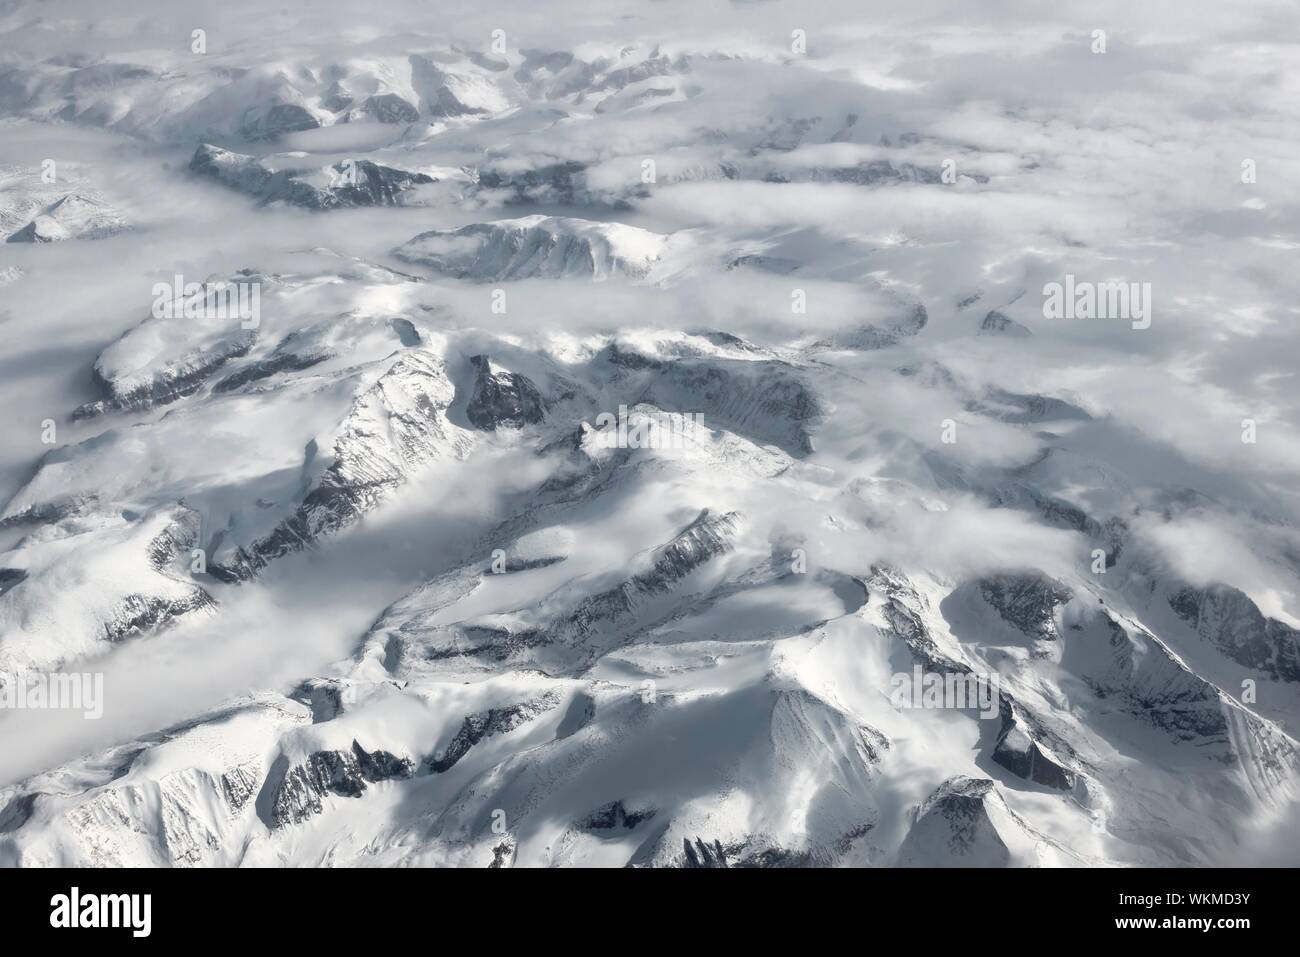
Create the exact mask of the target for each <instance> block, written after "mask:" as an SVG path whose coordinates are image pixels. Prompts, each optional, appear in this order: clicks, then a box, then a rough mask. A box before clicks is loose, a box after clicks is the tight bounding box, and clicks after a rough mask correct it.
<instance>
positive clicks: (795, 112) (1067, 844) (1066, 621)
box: [0, 0, 1300, 867]
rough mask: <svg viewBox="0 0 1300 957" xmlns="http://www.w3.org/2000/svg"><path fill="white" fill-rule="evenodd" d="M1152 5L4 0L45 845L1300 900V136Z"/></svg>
mask: <svg viewBox="0 0 1300 957" xmlns="http://www.w3.org/2000/svg"><path fill="white" fill-rule="evenodd" d="M1104 6H1105V7H1106V9H1105V11H1101V12H1108V14H1109V15H1110V16H1111V18H1112V21H1113V22H1115V23H1116V24H1118V23H1124V24H1128V25H1129V26H1128V27H1127V28H1126V32H1124V33H1123V35H1121V33H1120V30H1119V28H1118V26H1116V27H1114V28H1113V29H1114V30H1115V31H1116V32H1115V34H1114V35H1113V36H1112V47H1111V52H1110V53H1108V54H1106V56H1105V57H1102V56H1100V55H1094V54H1093V53H1091V52H1089V51H1088V48H1087V44H1086V41H1082V40H1080V39H1079V37H1080V36H1081V34H1080V32H1079V25H1078V23H1077V22H1074V20H1071V19H1070V18H1069V16H1067V15H1066V14H1063V13H1061V12H1059V11H1055V10H1051V9H1048V8H1043V9H1042V10H1034V11H1027V12H1023V15H1022V18H1021V20H1020V21H1019V22H1018V24H1017V27H1016V29H1015V30H1007V29H1006V24H1005V22H1004V20H999V18H998V15H997V14H996V13H995V12H993V11H985V10H982V9H981V10H980V11H975V12H972V13H971V14H970V17H971V18H972V24H973V25H972V28H971V30H969V31H966V30H962V31H954V30H953V28H952V24H951V22H950V17H949V12H948V11H947V10H946V9H945V10H944V11H942V12H939V13H936V12H935V11H933V10H930V9H929V7H928V5H925V4H922V5H919V6H917V7H916V8H915V9H913V8H909V9H908V10H906V11H898V12H896V13H895V14H892V15H890V16H884V15H883V14H881V13H879V12H878V11H874V10H870V9H866V8H864V7H862V6H861V5H858V6H855V7H853V8H852V9H850V8H848V7H843V6H841V5H836V4H832V5H831V8H827V9H826V10H821V9H803V8H800V9H799V10H798V11H791V10H790V9H789V8H788V7H787V6H783V5H782V4H780V3H777V4H736V5H731V6H729V7H728V8H727V9H726V10H725V11H723V12H722V13H721V14H717V13H715V12H713V11H710V10H708V9H706V8H705V7H703V6H701V5H699V4H690V3H678V2H676V0H671V2H668V3H666V4H663V5H662V7H663V9H662V10H659V9H657V10H656V12H655V15H654V17H653V18H649V19H647V17H646V14H645V11H644V10H642V9H640V8H636V7H634V6H632V5H629V4H625V3H623V2H622V0H619V2H616V3H615V4H614V6H613V7H611V8H610V10H608V11H605V10H602V11H599V12H597V11H594V10H593V11H584V12H580V13H578V14H573V15H569V14H566V15H565V16H556V15H555V14H554V13H553V12H548V11H546V10H545V9H543V8H542V7H540V6H539V5H535V4H523V3H519V4H515V3H504V2H503V3H498V2H496V0H493V2H491V3H488V4H486V5H478V6H476V7H473V8H472V9H470V8H466V9H465V10H463V11H460V12H459V13H458V14H457V16H456V17H454V18H448V17H447V15H446V13H445V11H440V10H437V9H434V8H433V7H431V6H430V5H428V4H416V3H409V4H408V3H397V4H390V5H385V6H382V7H376V8H375V9H373V10H369V9H368V10H365V11H361V12H360V13H358V11H357V10H356V9H355V7H347V9H346V10H342V9H336V5H334V4H332V3H329V2H327V3H325V4H323V5H321V6H320V8H319V9H315V8H314V11H313V13H312V15H311V16H307V15H306V14H303V13H301V12H300V11H296V10H289V9H288V8H285V9H284V10H276V9H263V8H261V7H256V8H255V7H254V5H252V4H250V3H246V2H244V0H232V3H231V4H228V5H227V7H229V9H228V10H227V9H226V8H223V17H222V20H223V22H222V24H221V28H220V29H218V27H217V25H216V24H207V25H204V24H192V23H190V22H189V20H188V19H187V16H186V14H185V13H184V12H183V11H182V12H178V11H177V10H176V9H174V7H175V5H168V4H161V3H154V2H153V0H131V2H126V3H124V4H122V5H121V7H120V9H115V10H114V12H113V13H112V14H111V15H109V14H107V13H104V14H102V15H100V14H96V20H95V22H94V26H95V27H96V29H94V30H90V29H85V28H84V27H86V25H87V24H86V23H85V22H83V21H84V18H85V16H86V14H85V11H84V7H85V4H81V3H77V2H74V0H45V2H42V3H36V2H35V0H15V2H13V3H9V4H7V5H3V9H0V42H2V43H3V45H4V49H5V53H4V55H3V60H0V114H2V115H0V131H2V132H0V235H3V236H4V237H5V238H6V239H8V240H9V242H7V243H4V244H0V249H2V250H3V252H2V253H0V287H2V288H3V293H4V303H3V306H2V307H0V341H2V342H3V343H4V345H3V348H2V349H0V406H2V407H3V408H5V410H6V415H5V416H4V417H0V702H3V703H7V702H8V701H9V700H10V696H11V693H16V691H15V689H19V690H21V689H22V688H25V687H26V686H25V684H24V682H26V681H27V679H28V678H29V677H30V676H31V675H32V674H42V673H45V672H51V671H53V672H57V673H60V674H77V675H80V674H85V675H91V676H98V677H100V678H102V679H103V683H104V698H103V702H102V703H103V714H102V717H100V718H99V719H98V720H94V721H91V720H85V721H83V720H82V715H81V714H79V713H78V712H77V709H76V708H67V707H65V708H62V709H60V711H61V712H63V713H58V714H56V713H53V712H52V711H51V710H50V709H49V708H47V707H45V706H44V705H42V706H39V707H31V708H27V707H24V708H10V707H8V706H7V704H6V707H3V708H0V865H5V866H48V865H95V866H114V867H116V866H238V865H258V866H262V865H271V866H279V865H284V866H303V867H319V866H371V865H380V866H430V865H434V866H485V867H504V866H529V867H541V866H568V865H575V866H576V865H584V866H619V867H622V866H634V867H640V866H653V867H722V866H728V867H730V866H754V867H777V866H846V865H847V866H880V867H894V866H901V867H949V866H951V867H962V866H976V867H1035V866H1066V867H1073V866H1152V865H1155V866H1159V865H1177V866H1206V865H1219V864H1227V863H1243V862H1244V863H1260V862H1261V861H1267V862H1270V863H1272V862H1275V861H1277V862H1286V863H1295V862H1296V860H1297V853H1300V852H1297V849H1296V848H1294V847H1292V846H1290V844H1289V843H1288V841H1287V837H1286V835H1287V834H1288V833H1293V831H1294V829H1293V828H1290V829H1288V822H1289V821H1292V820H1294V815H1295V811H1296V808H1297V801H1300V744H1298V741H1297V739H1298V738H1300V589H1298V587H1297V576H1298V573H1300V499H1298V498H1297V495H1296V489H1297V488H1300V485H1298V484H1297V481H1296V480H1297V478H1300V458H1298V457H1297V455H1296V452H1295V450H1296V448H1298V447H1300V446H1298V445H1297V439H1300V426H1298V425H1297V423H1298V422H1300V400H1297V398H1296V396H1295V390H1294V388H1293V387H1292V385H1293V379H1294V367H1295V363H1296V360H1297V358H1298V357H1300V356H1298V354H1297V342H1300V339H1298V338H1297V336H1296V333H1295V323H1294V318H1295V316H1294V305H1293V304H1294V302H1295V290H1294V288H1293V287H1294V262H1293V260H1294V252H1295V249H1296V248H1297V245H1298V244H1300V238H1298V237H1297V236H1296V235H1295V229H1294V223H1295V222H1296V221H1297V218H1296V215H1295V214H1296V212H1297V210H1298V209H1300V193H1298V192H1297V188H1296V186H1295V184H1296V183H1297V182H1300V178H1297V176H1296V175H1292V174H1300V169H1297V168H1296V165H1295V160H1294V157H1295V155H1296V153H1295V149H1294V147H1295V146H1296V144H1295V143H1294V142H1292V140H1294V136H1292V135H1291V134H1290V133H1289V132H1288V131H1290V130H1292V129H1300V122H1298V121H1300V117H1297V115H1296V106H1295V102H1294V97H1291V98H1288V97H1287V96H1286V92H1287V91H1286V90H1283V89H1281V88H1277V86H1276V84H1277V77H1279V76H1285V75H1287V72H1286V67H1287V65H1288V64H1287V63H1286V61H1285V57H1284V54H1282V53H1281V52H1278V49H1277V45H1276V44H1275V43H1273V40H1272V38H1273V37H1274V34H1275V30H1274V29H1273V28H1272V27H1271V26H1270V21H1269V18H1268V17H1267V16H1265V15H1264V14H1261V13H1257V12H1254V11H1235V10H1229V9H1228V8H1223V9H1217V8H1216V9H1215V10H1214V11H1210V12H1208V13H1206V14H1205V18H1204V23H1199V22H1197V23H1192V24H1191V25H1185V26H1183V27H1180V32H1178V33H1177V35H1176V36H1175V37H1172V38H1171V37H1170V36H1169V35H1168V31H1167V30H1165V29H1164V27H1165V26H1166V25H1165V24H1163V23H1162V22H1161V21H1160V16H1159V14H1158V13H1154V12H1151V11H1148V10H1146V9H1145V8H1144V9H1143V10H1132V9H1129V8H1128V7H1125V8H1124V9H1123V10H1121V9H1120V7H1119V6H1118V5H1110V4H1106V5H1104ZM795 12H797V13H798V17H799V20H798V22H797V24H793V25H792V22H788V21H789V20H790V17H792V16H794V13H795ZM1101 12H1099V14H1098V16H1099V17H1100V15H1101ZM625 14H626V15H625ZM794 25H797V26H799V28H800V29H799V31H796V33H801V32H805V31H806V36H805V37H804V39H805V40H806V41H807V43H806V45H805V46H803V47H802V48H801V47H800V43H799V42H798V40H797V38H796V39H795V42H794V43H793V45H792V43H791V39H792V37H791V30H792V29H793V26H794ZM196 27H202V28H203V29H202V30H200V31H199V32H200V33H202V34H203V35H202V36H201V37H200V36H198V35H196V34H195V33H194V32H193V31H195V30H196ZM864 37H866V38H870V39H869V42H868V41H866V40H864V39H863V38H864ZM186 38H188V39H186ZM182 41H183V42H182ZM1211 41H1212V42H1211ZM1265 41H1268V42H1265ZM1246 43H1249V44H1251V45H1250V46H1249V47H1248V48H1247V49H1248V52H1249V54H1250V55H1249V56H1245V55H1241V50H1242V49H1243V48H1242V47H1241V46H1240V44H1246ZM1210 89H1212V90H1213V91H1214V96H1213V97H1212V98H1211V100H1212V101H1213V102H1211V101H1210V100H1206V98H1205V96H1204V95H1203V93H1204V91H1205V90H1210ZM1260 91H1264V92H1260ZM1207 103H1210V106H1207V105H1206V104H1207ZM1288 124H1289V125H1288ZM1288 137H1290V138H1289V139H1288ZM1225 143H1228V144H1231V145H1230V146H1225V145H1223V144H1225ZM1214 144H1219V145H1214ZM1238 154H1241V155H1238ZM1245 156H1251V157H1253V159H1252V160H1251V162H1252V163H1256V164H1257V167H1258V169H1257V172H1258V176H1257V177H1256V178H1255V179H1251V180H1249V181H1248V178H1242V175H1243V174H1242V173H1241V172H1240V171H1244V170H1245V169H1246V167H1244V166H1243V165H1242V159H1243V157H1245ZM107 237H111V239H108V240H107V241H104V242H75V241H68V242H58V243H55V240H76V239H87V240H88V239H106V238H107ZM1053 283H1061V284H1064V285H1066V286H1068V287H1069V288H1071V289H1074V288H1076V287H1078V288H1090V289H1091V288H1092V287H1093V286H1096V287H1097V288H1096V290H1094V291H1095V292H1096V298H1094V299H1093V300H1092V303H1093V305H1094V306H1098V307H1100V306H1101V305H1103V304H1106V305H1109V304H1110V303H1111V301H1112V300H1113V301H1114V302H1115V303H1116V304H1119V303H1121V302H1125V303H1127V306H1129V307H1134V308H1136V309H1137V313H1139V314H1126V315H1113V316H1110V317H1108V318H1104V319H1103V318H1095V319H1090V318H1077V319H1063V318H1055V317H1054V316H1053V315H1052V313H1051V310H1050V309H1048V308H1047V307H1046V302H1047V299H1046V297H1047V296H1048V295H1049V293H1048V290H1050V289H1051V288H1052V284H1053ZM1112 283H1115V284H1118V283H1132V284H1134V285H1133V287H1132V289H1131V293H1130V290H1129V287H1127V286H1125V287H1124V292H1125V296H1127V298H1125V297H1123V296H1121V295H1120V290H1119V289H1118V288H1117V287H1113V286H1110V285H1109V284H1112ZM1144 286H1150V287H1151V288H1152V290H1153V293H1152V298H1151V299H1149V300H1147V301H1146V302H1145V311H1143V308H1138V307H1140V306H1141V301H1140V300H1139V299H1138V298H1137V297H1139V296H1140V295H1142V290H1143V288H1144ZM1040 292H1041V295H1040ZM1080 301H1086V300H1080ZM1071 305H1074V304H1073V303H1072V304H1071ZM1127 312H1128V313H1133V312H1134V309H1132V308H1130V309H1127ZM1147 319H1149V320H1150V324H1149V325H1143V322H1144V320H1147ZM55 703H57V702H55Z"/></svg>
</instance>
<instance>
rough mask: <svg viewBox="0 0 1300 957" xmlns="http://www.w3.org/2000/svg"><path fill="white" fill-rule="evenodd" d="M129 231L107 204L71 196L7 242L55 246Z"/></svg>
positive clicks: (56, 204) (87, 197)
mask: <svg viewBox="0 0 1300 957" xmlns="http://www.w3.org/2000/svg"><path fill="white" fill-rule="evenodd" d="M129 228H130V227H129V226H128V225H127V223H126V220H124V219H123V218H122V216H121V214H120V213H118V212H117V210H115V209H113V207H111V206H109V205H108V204H107V203H105V202H103V201H101V200H97V199H93V198H91V197H89V196H83V195H81V194H80V193H70V194H68V195H67V196H64V197H63V198H62V199H59V200H56V201H55V202H53V203H51V204H50V205H48V206H46V207H45V208H44V209H42V210H41V212H40V214H39V215H38V216H37V217H36V218H35V219H33V220H32V221H31V222H30V223H28V224H27V225H26V226H24V227H23V228H22V229H19V230H18V231H17V232H15V233H13V234H11V235H10V236H9V238H8V240H6V241H7V242H11V243H56V242H61V241H63V240H65V239H104V238H106V237H108V236H115V235H117V234H118V233H120V232H124V231H125V230H127V229H129Z"/></svg>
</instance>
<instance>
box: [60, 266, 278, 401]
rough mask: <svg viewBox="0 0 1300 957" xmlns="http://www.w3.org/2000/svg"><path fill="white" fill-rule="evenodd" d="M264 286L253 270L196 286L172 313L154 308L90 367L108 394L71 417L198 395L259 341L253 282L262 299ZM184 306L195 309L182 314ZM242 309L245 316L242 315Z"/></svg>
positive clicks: (94, 377) (92, 373) (96, 379)
mask: <svg viewBox="0 0 1300 957" xmlns="http://www.w3.org/2000/svg"><path fill="white" fill-rule="evenodd" d="M261 285H262V277H260V276H258V275H256V274H253V273H251V272H248V271H244V272H240V273H235V274H234V275H233V276H232V277H231V279H230V281H229V282H225V281H223V282H213V281H209V282H205V283H202V284H196V285H195V287H194V288H196V289H198V293H197V294H196V295H195V296H194V297H192V298H191V299H189V300H187V301H186V304H184V305H182V304H177V307H176V313H175V314H173V315H172V316H170V317H169V316H167V314H166V313H165V312H163V313H161V314H155V315H152V316H150V317H149V318H147V319H145V320H144V321H143V322H141V323H140V324H139V325H137V326H135V327H134V328H132V329H129V330H127V331H126V332H125V333H124V334H123V335H122V336H121V338H119V339H118V340H117V341H116V342H114V343H112V344H111V345H110V346H108V348H106V349H105V350H104V351H103V352H101V353H100V354H99V357H98V358H97V359H96V360H95V364H94V366H93V367H92V369H91V375H92V377H93V379H94V382H95V384H96V386H97V387H98V388H99V390H100V391H101V392H102V393H103V395H104V398H103V399H100V400H98V401H96V402H91V403H88V404H86V405H83V406H81V407H80V408H78V409H77V410H76V411H75V412H74V413H73V417H74V418H79V419H82V418H91V417H94V416H97V415H102V414H104V413H106V412H112V411H122V410H129V411H142V410H145V409H152V408H155V407H157V406H160V405H167V404H170V403H172V402H175V401H177V400H178V399H182V398H185V397H187V396H191V395H194V394H195V393H196V392H198V391H199V390H200V389H201V388H202V387H203V385H204V383H205V382H206V381H207V380H208V379H209V377H211V376H212V375H213V374H214V373H215V372H216V371H217V370H218V369H220V368H221V367H222V366H223V365H225V364H226V363H227V362H229V361H231V360H232V359H237V358H239V357H241V356H244V355H246V354H247V353H248V351H249V350H250V349H251V348H252V347H253V344H254V343H255V342H256V341H257V329H256V328H255V326H256V323H255V322H253V321H252V319H253V318H255V314H254V313H253V312H252V302H253V295H254V287H256V290H255V292H256V295H257V296H258V298H259V300H260V295H261ZM217 305H219V306H220V308H215V306H217ZM187 307H189V308H190V309H191V311H192V312H194V313H196V314H195V315H193V316H187V315H185V314H183V310H184V309H185V308H187ZM244 312H246V313H247V315H248V316H249V318H248V319H245V318H241V313H244Z"/></svg>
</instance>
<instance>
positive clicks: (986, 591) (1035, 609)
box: [976, 573, 1071, 641]
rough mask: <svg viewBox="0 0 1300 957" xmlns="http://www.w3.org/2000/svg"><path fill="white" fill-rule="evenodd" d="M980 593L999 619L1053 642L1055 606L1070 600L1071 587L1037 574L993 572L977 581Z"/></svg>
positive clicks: (1031, 636)
mask: <svg viewBox="0 0 1300 957" xmlns="http://www.w3.org/2000/svg"><path fill="white" fill-rule="evenodd" d="M976 584H977V586H978V587H979V592H980V595H981V596H982V597H983V598H984V600H985V601H986V602H988V603H989V605H991V606H992V607H993V609H994V610H995V611H996V612H997V613H998V614H999V615H1001V616H1002V620H1003V621H1005V622H1006V623H1007V624H1008V625H1011V626H1012V627H1013V628H1016V629H1017V630H1019V631H1020V632H1021V633H1023V634H1024V635H1025V636H1026V637H1028V638H1032V639H1034V640H1037V641H1055V640H1057V638H1059V637H1060V634H1059V633H1058V631H1057V628H1056V608H1057V606H1059V605H1063V604H1065V603H1066V602H1067V601H1069V600H1070V597H1071V596H1070V590H1069V589H1068V588H1066V587H1065V586H1064V585H1061V584H1060V583H1059V582H1057V581H1054V580H1053V579H1051V578H1048V577H1047V576H1045V575H1041V574H1038V573H1030V574H1023V575H993V576H990V577H987V578H982V579H980V580H979V581H978V582H977V583H976Z"/></svg>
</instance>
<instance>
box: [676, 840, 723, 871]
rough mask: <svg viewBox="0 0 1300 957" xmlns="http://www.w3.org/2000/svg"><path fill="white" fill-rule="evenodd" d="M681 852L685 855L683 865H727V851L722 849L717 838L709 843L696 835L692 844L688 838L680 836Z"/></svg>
mask: <svg viewBox="0 0 1300 957" xmlns="http://www.w3.org/2000/svg"><path fill="white" fill-rule="evenodd" d="M682 853H683V855H684V857H685V862H684V864H683V866H684V867H726V866H727V852H726V851H724V850H723V849H722V842H721V841H718V840H714V842H713V844H712V845H709V844H705V843H704V841H703V840H702V839H700V838H698V837H697V838H696V839H695V844H694V846H692V845H691V842H690V840H688V839H687V838H682Z"/></svg>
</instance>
